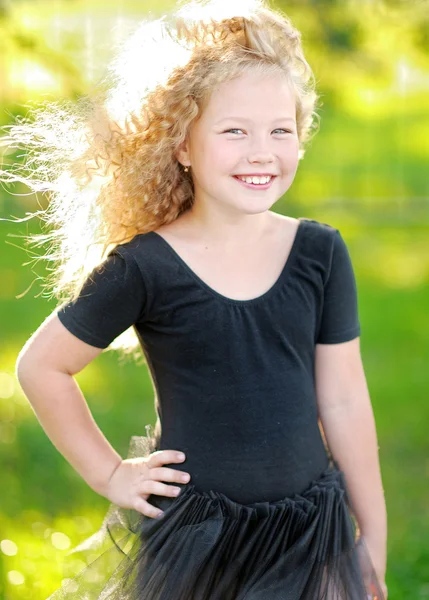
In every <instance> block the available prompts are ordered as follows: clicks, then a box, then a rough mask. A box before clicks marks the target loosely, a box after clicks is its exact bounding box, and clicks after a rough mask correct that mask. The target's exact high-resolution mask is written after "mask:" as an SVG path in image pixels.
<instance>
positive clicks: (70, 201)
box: [0, 0, 318, 354]
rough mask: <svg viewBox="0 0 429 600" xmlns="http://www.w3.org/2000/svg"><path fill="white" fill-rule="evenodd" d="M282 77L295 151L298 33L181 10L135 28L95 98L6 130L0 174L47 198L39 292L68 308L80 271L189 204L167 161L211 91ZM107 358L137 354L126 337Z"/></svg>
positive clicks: (273, 14)
mask: <svg viewBox="0 0 429 600" xmlns="http://www.w3.org/2000/svg"><path fill="white" fill-rule="evenodd" d="M250 69H252V70H255V69H256V70H259V71H260V72H261V74H270V73H277V74H278V73H280V74H282V75H284V76H285V77H286V78H287V79H288V81H289V83H290V85H291V88H292V90H293V92H294V97H295V103H296V119H297V133H298V138H299V144H300V150H299V157H300V158H302V157H303V156H304V152H305V149H304V148H305V145H306V143H307V142H308V140H309V139H310V137H311V135H312V133H314V132H315V131H316V130H317V127H315V124H317V121H318V115H317V112H316V103H317V99H318V96H317V94H316V91H315V83H314V76H313V73H312V70H311V68H310V66H309V65H308V63H307V61H306V59H305V57H304V53H303V49H302V44H301V35H300V32H299V31H298V30H297V29H296V28H295V27H294V26H293V25H292V23H291V21H290V19H289V18H288V17H287V16H286V15H284V14H283V13H281V12H280V11H277V10H273V9H271V8H269V7H268V6H267V5H266V4H265V3H264V2H263V1H262V0H228V1H227V2H226V1H225V0H213V1H210V2H205V3H201V2H191V3H187V4H185V5H183V6H182V7H181V8H179V9H178V10H176V11H175V12H173V13H169V14H168V15H164V16H163V17H162V18H160V19H157V20H145V21H142V22H141V23H140V24H139V25H138V27H136V29H135V31H134V32H133V33H132V34H130V35H129V37H128V38H127V40H126V41H125V43H123V45H122V46H121V47H120V48H118V50H117V54H116V56H115V58H114V59H113V61H112V62H111V63H110V65H109V66H108V68H107V70H106V74H105V75H104V77H103V78H102V80H101V81H100V82H99V84H98V85H97V86H96V87H95V90H93V91H91V92H89V93H87V94H86V95H85V96H82V97H80V98H79V99H78V100H76V101H69V100H63V101H56V102H48V103H44V104H41V105H40V106H39V107H36V108H34V109H32V110H30V112H29V113H28V116H26V117H25V118H24V117H17V118H16V121H15V122H14V123H13V124H12V125H7V126H5V127H4V128H5V129H6V128H7V130H8V131H7V134H6V135H5V136H4V137H3V140H2V142H1V143H2V145H5V144H7V145H11V146H12V147H23V148H24V149H25V151H26V160H25V161H23V162H21V163H15V164H13V165H12V166H11V168H10V169H9V170H8V171H4V170H1V171H0V179H1V180H2V181H6V182H21V183H24V184H25V185H26V186H28V187H29V188H30V189H31V190H32V191H33V192H36V193H37V192H42V193H47V194H48V195H49V203H48V206H47V208H46V209H45V210H41V211H39V212H38V213H37V216H39V217H40V219H41V220H42V221H43V222H44V223H45V224H46V226H47V233H44V234H32V235H30V236H27V238H28V241H29V243H30V244H34V245H36V246H42V245H44V244H47V245H48V250H47V252H45V254H44V256H40V259H46V260H48V261H49V264H52V265H53V268H51V269H50V270H49V275H48V276H47V277H46V281H45V283H43V284H42V286H43V287H45V288H47V289H48V292H49V294H50V295H51V296H54V297H56V298H57V299H58V300H59V304H62V303H63V302H68V301H72V300H75V299H76V298H77V297H78V295H79V293H80V291H81V289H82V286H83V284H84V282H85V280H86V278H87V277H88V275H90V273H91V271H92V270H93V269H94V268H95V267H96V266H98V265H99V264H100V263H101V262H103V261H104V259H105V258H106V257H107V254H108V253H109V252H110V251H111V250H112V249H113V248H114V247H115V246H116V245H117V244H120V243H125V242H127V241H130V240H131V239H132V238H133V237H134V236H135V235H136V234H139V233H145V232H148V231H151V230H153V229H156V228H158V227H159V226H161V225H163V224H166V223H170V222H172V221H174V220H175V219H176V218H177V217H178V216H179V215H180V214H181V213H182V212H184V211H186V210H188V209H189V208H190V207H191V206H192V203H193V199H194V188H193V182H192V176H191V174H190V173H188V172H185V171H184V170H183V167H182V165H181V164H180V163H179V162H178V160H177V158H176V151H177V149H178V147H179V145H180V144H181V143H182V142H183V141H184V140H185V139H186V136H187V132H188V131H189V128H190V126H191V125H192V123H193V122H194V121H195V120H196V119H198V117H199V116H200V115H201V112H202V110H203V109H204V106H205V103H206V102H207V101H208V99H209V98H210V94H211V91H212V90H213V89H214V87H215V86H216V85H218V84H220V83H222V82H225V81H227V80H231V79H233V78H235V77H238V76H240V75H241V74H243V73H244V72H246V71H248V70H250ZM109 348H114V349H117V350H122V351H124V353H125V354H126V353H128V352H130V351H132V350H134V351H135V350H136V349H137V350H138V340H137V337H136V336H135V334H134V332H133V330H132V328H130V329H129V330H128V331H127V332H124V333H123V334H122V335H121V336H119V337H118V338H117V339H116V340H115V341H114V342H113V343H112V344H111V345H110V346H109Z"/></svg>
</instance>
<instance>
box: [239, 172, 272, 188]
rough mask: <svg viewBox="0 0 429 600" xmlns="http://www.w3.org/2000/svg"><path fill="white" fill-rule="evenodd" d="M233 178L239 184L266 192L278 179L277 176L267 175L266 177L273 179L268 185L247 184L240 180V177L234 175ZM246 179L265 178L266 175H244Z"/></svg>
mask: <svg viewBox="0 0 429 600" xmlns="http://www.w3.org/2000/svg"><path fill="white" fill-rule="evenodd" d="M233 177H234V179H235V180H236V181H238V183H241V185H243V186H245V187H247V188H248V189H252V190H257V189H258V190H266V189H268V188H269V187H270V186H271V185H272V183H273V181H274V179H275V178H276V176H275V175H265V177H271V179H270V180H269V181H268V183H247V182H246V181H243V179H240V176H239V175H233ZM242 177H243V175H242ZM244 177H264V175H252V176H251V175H244Z"/></svg>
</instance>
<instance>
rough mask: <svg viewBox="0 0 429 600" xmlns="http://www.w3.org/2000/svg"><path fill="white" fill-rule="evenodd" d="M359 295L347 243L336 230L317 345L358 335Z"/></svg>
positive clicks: (344, 340)
mask: <svg viewBox="0 0 429 600" xmlns="http://www.w3.org/2000/svg"><path fill="white" fill-rule="evenodd" d="M360 332H361V328H360V323H359V315H358V294H357V286H356V279H355V274H354V270H353V265H352V261H351V258H350V254H349V251H348V248H347V246H346V243H345V242H344V240H343V238H342V236H341V233H340V232H339V231H338V229H336V230H335V234H334V241H333V246H332V253H331V266H330V270H329V275H328V279H327V281H326V283H325V286H324V299H323V310H322V315H321V321H320V328H319V334H318V337H317V340H316V343H318V344H338V343H340V342H347V341H349V340H352V339H354V338H355V337H358V336H359V335H360Z"/></svg>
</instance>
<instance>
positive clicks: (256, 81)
mask: <svg viewBox="0 0 429 600" xmlns="http://www.w3.org/2000/svg"><path fill="white" fill-rule="evenodd" d="M229 116H235V117H238V116H240V117H242V118H244V119H250V120H253V119H264V118H265V117H266V118H268V119H272V118H282V117H284V118H286V117H293V118H295V98H294V93H293V90H292V88H291V85H290V83H289V82H288V80H287V79H286V77H285V76H282V75H269V76H264V77H261V76H260V75H258V74H256V73H246V74H243V75H240V77H238V78H236V79H232V80H229V81H224V82H223V83H221V84H220V85H219V86H217V87H216V88H215V89H214V90H213V92H212V94H211V96H210V98H209V99H208V101H207V103H206V106H205V108H204V111H203V114H202V119H203V120H204V121H206V122H214V121H219V120H220V119H223V118H228V117H229Z"/></svg>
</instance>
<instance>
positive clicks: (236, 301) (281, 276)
mask: <svg viewBox="0 0 429 600" xmlns="http://www.w3.org/2000/svg"><path fill="white" fill-rule="evenodd" d="M297 221H298V227H297V228H296V231H295V236H294V239H293V242H292V246H291V249H290V251H289V254H288V257H287V258H286V262H285V263H284V265H283V268H282V270H281V271H280V274H279V276H278V277H277V279H276V281H275V282H274V283H273V285H272V286H271V287H270V288H269V289H268V290H267V291H266V292H264V293H263V294H260V295H259V296H256V297H255V298H248V299H244V300H240V299H236V298H230V297H229V296H225V295H224V294H221V293H220V292H218V291H216V290H215V289H214V288H212V287H211V286H209V285H208V283H206V282H205V281H204V280H203V279H201V277H200V276H199V275H197V274H196V273H195V271H193V270H192V269H191V267H190V266H189V265H188V263H187V262H186V261H185V260H183V258H182V257H181V256H180V254H178V252H176V250H175V249H174V248H173V246H172V245H171V244H170V243H169V242H167V240H166V239H165V238H164V237H162V235H160V234H159V233H157V232H156V231H150V232H149V234H152V235H153V236H155V237H156V238H157V239H158V240H161V243H162V244H163V246H164V247H166V248H167V249H168V250H169V252H170V253H171V254H172V256H173V257H174V258H175V259H176V261H177V262H178V263H179V264H180V265H182V267H183V268H184V269H185V270H186V271H187V272H188V273H189V274H190V275H191V276H192V277H193V279H194V280H195V281H196V282H197V283H198V284H199V286H200V287H202V288H203V289H205V290H206V291H208V292H209V293H210V294H212V295H213V296H215V297H216V298H219V299H220V300H223V301H224V302H227V303H228V304H237V305H241V306H246V305H250V304H255V303H257V302H261V301H262V300H265V299H267V298H268V297H269V296H271V295H272V294H273V293H274V292H275V291H276V289H277V288H278V287H279V286H280V285H281V283H282V281H283V279H284V277H285V275H286V273H287V272H288V271H289V269H290V267H291V263H292V261H293V259H294V257H295V254H296V252H297V249H298V245H299V240H300V237H301V232H302V230H303V228H304V222H305V218H304V217H297Z"/></svg>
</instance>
